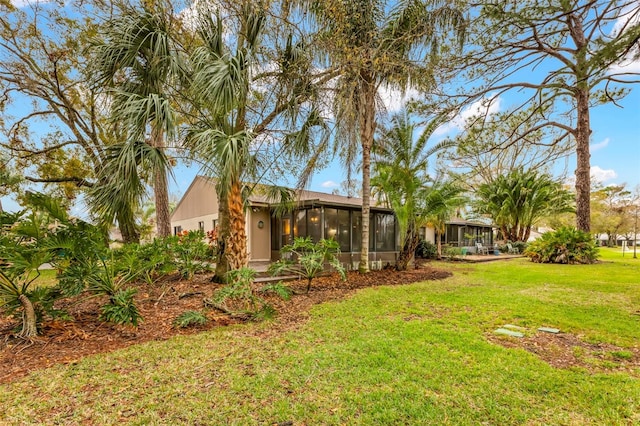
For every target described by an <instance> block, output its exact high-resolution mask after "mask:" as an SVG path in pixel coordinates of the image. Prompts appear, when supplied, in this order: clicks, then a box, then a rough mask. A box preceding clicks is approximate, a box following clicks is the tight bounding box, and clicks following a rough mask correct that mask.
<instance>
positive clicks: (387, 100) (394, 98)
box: [378, 87, 420, 113]
mask: <svg viewBox="0 0 640 426" xmlns="http://www.w3.org/2000/svg"><path fill="white" fill-rule="evenodd" d="M378 94H379V95H380V98H381V99H382V103H383V104H384V106H385V108H386V109H387V112H389V113H394V112H398V111H400V110H401V109H402V108H404V106H405V105H406V103H407V101H409V100H410V99H412V98H415V97H417V96H418V95H419V94H420V92H418V91H417V90H415V89H411V88H409V89H408V90H407V91H405V93H404V95H403V94H402V93H401V92H400V91H399V90H395V89H390V88H387V87H382V88H381V89H380V91H379V92H378Z"/></svg>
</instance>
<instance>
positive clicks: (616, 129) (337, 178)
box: [2, 0, 640, 215]
mask: <svg viewBox="0 0 640 426" xmlns="http://www.w3.org/2000/svg"><path fill="white" fill-rule="evenodd" d="M15 3H17V2H16V1H15V0H14V4H15ZM627 67H628V68H627V70H628V71H634V72H640V60H638V61H636V62H632V63H629V64H627ZM627 87H628V88H630V89H631V92H630V93H629V94H628V95H627V96H626V97H625V98H624V99H623V100H622V101H620V102H619V105H618V106H616V105H613V104H608V105H603V106H599V107H595V108H592V109H591V128H592V131H593V133H592V136H591V140H592V142H591V147H590V148H591V172H592V178H593V179H594V180H596V181H598V182H600V183H602V184H603V185H614V184H622V183H626V184H627V187H628V188H629V189H632V188H634V187H636V186H640V84H634V85H628V86H627ZM380 95H381V98H382V99H383V101H384V103H385V105H386V108H387V110H388V112H389V113H390V114H392V113H394V112H397V111H399V110H400V109H401V108H402V106H403V103H404V100H406V99H408V98H410V97H411V96H415V95H416V92H413V91H409V93H408V94H407V97H406V98H404V99H403V98H401V97H400V96H399V94H397V93H393V92H389V91H384V90H383V91H381V93H380ZM517 100H518V95H517V94H512V93H507V94H503V95H501V96H500V98H499V99H498V100H497V101H495V102H494V103H493V104H492V110H491V111H492V112H493V113H496V112H499V111H505V110H507V109H509V108H510V107H512V106H514V105H515V102H517ZM476 111H477V106H476V107H474V106H470V107H468V108H466V109H464V110H463V111H462V112H461V113H460V114H459V115H458V116H456V117H453V118H452V119H451V121H449V122H448V123H445V124H444V125H443V126H442V127H441V128H440V129H438V130H437V131H436V132H435V134H434V136H433V137H432V143H434V144H435V143H437V142H439V141H440V140H442V139H444V138H446V137H451V136H455V135H456V134H458V133H460V132H462V131H463V126H464V122H465V119H466V118H468V117H469V116H471V115H473V114H474V113H475V112H476ZM574 169H575V155H573V156H570V157H569V158H568V159H567V160H566V161H562V162H559V163H558V164H557V165H556V166H555V167H554V168H553V170H554V172H555V173H556V174H558V175H560V174H563V173H566V174H568V176H567V179H568V181H570V180H571V175H572V174H573V171H574ZM199 172H200V170H199V167H198V166H197V165H196V164H192V165H190V166H187V165H184V164H179V165H178V166H177V167H176V168H175V169H174V180H173V181H171V183H170V192H171V194H172V196H173V197H177V198H179V197H180V196H182V195H183V194H184V192H185V191H186V189H187V188H188V187H189V185H190V184H191V182H192V180H193V178H194V177H195V176H196V174H198V173H199ZM345 179H346V171H345V170H344V167H343V166H342V165H340V162H339V161H338V160H337V159H336V160H334V161H333V162H331V163H330V165H329V166H328V167H326V168H325V169H323V170H320V171H317V172H316V173H315V175H314V177H313V179H312V180H311V183H310V185H309V189H311V190H315V191H321V192H331V191H332V190H334V189H336V188H338V189H339V187H340V184H341V183H342V182H343V181H344V180H345ZM2 206H3V208H4V209H5V210H10V211H15V210H17V209H18V208H19V206H17V204H16V203H15V202H14V201H13V200H12V199H11V197H4V198H2ZM82 208H83V207H82V206H77V207H76V209H75V210H76V211H75V212H74V214H78V215H82Z"/></svg>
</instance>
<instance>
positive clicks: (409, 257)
mask: <svg viewBox="0 0 640 426" xmlns="http://www.w3.org/2000/svg"><path fill="white" fill-rule="evenodd" d="M419 241H420V239H419V237H418V234H417V233H416V231H415V224H410V225H409V228H408V229H407V233H406V235H405V238H404V243H403V245H402V251H401V252H400V254H399V255H398V260H396V270H397V271H406V270H407V269H409V265H411V264H412V262H413V261H414V260H415V254H416V247H418V242H419Z"/></svg>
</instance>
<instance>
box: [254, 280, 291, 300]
mask: <svg viewBox="0 0 640 426" xmlns="http://www.w3.org/2000/svg"><path fill="white" fill-rule="evenodd" d="M260 293H263V294H275V295H276V296H278V297H280V298H281V299H282V300H289V299H291V294H292V291H291V289H290V288H289V287H287V286H286V285H284V284H283V283H282V281H278V282H276V283H268V284H265V285H264V286H263V287H262V288H261V289H260Z"/></svg>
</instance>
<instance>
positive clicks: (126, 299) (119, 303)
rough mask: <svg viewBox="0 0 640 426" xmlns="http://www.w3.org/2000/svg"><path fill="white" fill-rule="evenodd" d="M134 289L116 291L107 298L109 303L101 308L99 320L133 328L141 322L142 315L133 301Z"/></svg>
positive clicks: (135, 291)
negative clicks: (128, 325) (129, 325)
mask: <svg viewBox="0 0 640 426" xmlns="http://www.w3.org/2000/svg"><path fill="white" fill-rule="evenodd" d="M136 293H137V290H136V289H135V288H128V289H126V290H118V291H117V292H115V293H114V294H113V295H111V296H110V297H109V303H107V304H106V305H104V306H103V307H102V314H101V315H100V318H101V319H103V320H105V321H108V322H112V323H114V324H120V325H123V324H131V325H133V326H134V327H137V326H138V323H139V322H140V321H141V320H142V315H140V311H138V307H137V306H136V304H135V301H134V300H133V296H134V295H135V294H136Z"/></svg>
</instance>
